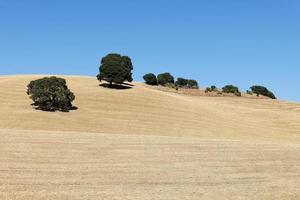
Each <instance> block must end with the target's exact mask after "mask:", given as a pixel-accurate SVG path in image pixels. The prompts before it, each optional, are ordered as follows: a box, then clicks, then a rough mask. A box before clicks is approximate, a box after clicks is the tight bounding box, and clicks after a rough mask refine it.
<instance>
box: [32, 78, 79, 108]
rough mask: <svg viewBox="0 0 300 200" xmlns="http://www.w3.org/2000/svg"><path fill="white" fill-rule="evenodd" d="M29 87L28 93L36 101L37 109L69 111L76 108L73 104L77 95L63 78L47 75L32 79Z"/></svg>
mask: <svg viewBox="0 0 300 200" xmlns="http://www.w3.org/2000/svg"><path fill="white" fill-rule="evenodd" d="M27 88H28V89H27V94H28V95H30V98H31V99H32V100H33V102H34V103H33V104H32V105H34V106H37V109H40V110H44V111H56V110H58V111H63V112H68V111H69V110H72V109H74V108H75V107H73V106H72V101H74V99H75V96H74V94H73V93H72V92H71V91H70V90H69V89H68V86H67V84H66V81H65V79H63V78H57V77H55V76H53V77H49V78H48V77H45V78H42V79H38V80H35V81H31V82H30V83H29V85H28V86H27Z"/></svg>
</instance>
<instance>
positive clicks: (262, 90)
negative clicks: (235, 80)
mask: <svg viewBox="0 0 300 200" xmlns="http://www.w3.org/2000/svg"><path fill="white" fill-rule="evenodd" d="M250 89H251V91H252V92H253V93H254V94H256V95H257V96H259V95H263V96H266V97H269V98H271V99H276V97H275V95H274V94H273V92H271V91H269V90H268V89H267V88H266V87H264V86H260V85H254V86H252V87H251V88H250Z"/></svg>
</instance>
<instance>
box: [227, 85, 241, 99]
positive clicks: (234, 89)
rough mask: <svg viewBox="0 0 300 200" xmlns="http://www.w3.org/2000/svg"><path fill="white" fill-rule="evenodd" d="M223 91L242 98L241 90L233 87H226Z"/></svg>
mask: <svg viewBox="0 0 300 200" xmlns="http://www.w3.org/2000/svg"><path fill="white" fill-rule="evenodd" d="M222 91H223V92H224V93H232V94H235V95H236V96H241V95H242V94H241V92H240V91H239V88H238V87H236V86H233V85H226V86H224V87H223V88H222Z"/></svg>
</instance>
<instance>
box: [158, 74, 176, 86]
mask: <svg viewBox="0 0 300 200" xmlns="http://www.w3.org/2000/svg"><path fill="white" fill-rule="evenodd" d="M157 83H158V84H159V85H166V84H167V83H174V77H173V76H172V75H171V74H170V73H168V72H166V73H162V74H159V75H158V76H157Z"/></svg>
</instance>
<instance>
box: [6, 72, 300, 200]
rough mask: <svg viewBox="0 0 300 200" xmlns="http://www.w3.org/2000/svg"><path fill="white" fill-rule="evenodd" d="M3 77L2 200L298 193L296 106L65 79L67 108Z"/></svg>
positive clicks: (299, 115)
mask: <svg viewBox="0 0 300 200" xmlns="http://www.w3.org/2000/svg"><path fill="white" fill-rule="evenodd" d="M39 77H41V76H2V77H0V108H1V110H0V199H25V200H26V199H109V200H111V199H124V200H125V199H141V200H147V199H164V200H165V199H180V200H182V199H299V198H300V187H299V186H300V160H299V158H300V105H299V104H296V103H289V102H284V101H276V100H269V99H251V98H235V97H218V98H216V97H205V96H188V95H183V94H176V93H170V92H164V91H158V90H155V89H151V88H149V87H145V86H144V85H143V84H141V83H133V85H134V87H132V88H131V89H123V90H116V89H108V88H104V87H100V86H99V83H98V82H97V80H96V79H95V78H91V77H79V76H78V77H76V76H67V77H65V78H66V79H67V81H68V84H69V87H70V88H71V90H72V91H73V92H74V93H75V95H76V101H75V102H74V105H75V106H77V107H78V108H79V109H78V110H76V111H71V112H70V113H61V112H55V113H48V112H42V111H38V110H35V109H34V108H32V107H31V106H30V103H31V100H30V99H29V98H28V96H27V95H26V85H27V84H28V83H29V81H30V80H32V79H36V78H39Z"/></svg>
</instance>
